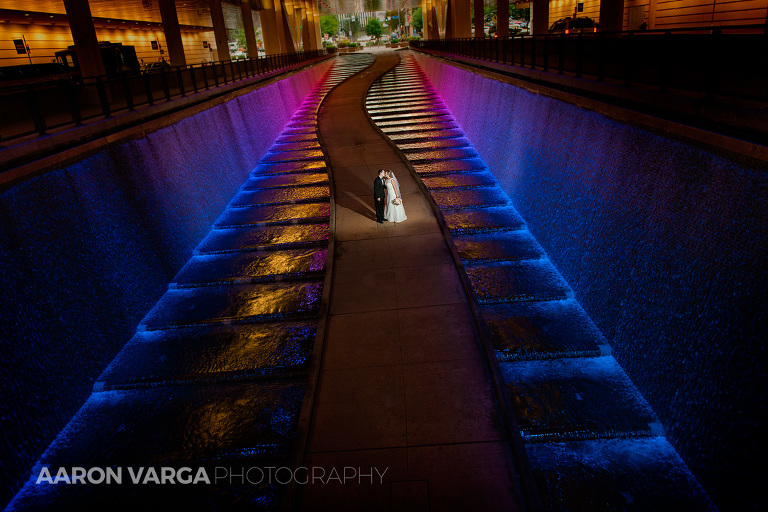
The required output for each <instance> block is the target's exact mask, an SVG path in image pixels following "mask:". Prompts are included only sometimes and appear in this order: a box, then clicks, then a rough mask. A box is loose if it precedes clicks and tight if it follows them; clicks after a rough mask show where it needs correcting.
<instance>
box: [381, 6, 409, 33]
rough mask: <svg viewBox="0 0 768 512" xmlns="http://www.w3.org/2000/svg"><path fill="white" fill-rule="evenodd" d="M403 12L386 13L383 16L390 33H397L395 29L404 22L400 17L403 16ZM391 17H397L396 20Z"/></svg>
mask: <svg viewBox="0 0 768 512" xmlns="http://www.w3.org/2000/svg"><path fill="white" fill-rule="evenodd" d="M403 14H404V12H403V11H387V12H386V13H385V14H384V16H385V18H386V20H387V27H389V30H390V31H392V32H395V31H397V27H398V26H400V24H401V23H402V22H403V21H404V20H403V19H402V18H401V16H403ZM393 16H397V18H393Z"/></svg>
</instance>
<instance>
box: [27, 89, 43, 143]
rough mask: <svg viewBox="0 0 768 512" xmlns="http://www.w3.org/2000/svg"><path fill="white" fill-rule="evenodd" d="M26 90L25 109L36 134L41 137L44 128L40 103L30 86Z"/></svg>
mask: <svg viewBox="0 0 768 512" xmlns="http://www.w3.org/2000/svg"><path fill="white" fill-rule="evenodd" d="M26 89H27V91H26V94H25V96H26V99H27V108H29V113H30V115H31V116H32V123H33V124H34V125H35V131H36V132H37V134H38V135H40V136H43V135H45V131H46V126H45V118H44V117H43V111H42V110H40V102H38V101H37V94H36V93H35V90H34V89H33V88H32V86H29V85H28V86H27V87H26Z"/></svg>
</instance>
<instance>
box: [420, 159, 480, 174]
mask: <svg viewBox="0 0 768 512" xmlns="http://www.w3.org/2000/svg"><path fill="white" fill-rule="evenodd" d="M413 167H414V169H416V172H418V173H419V174H421V175H424V174H437V173H454V172H458V171H485V170H487V169H488V166H486V165H485V162H483V160H482V159H480V158H472V159H469V160H449V161H444V162H430V163H421V164H414V166H413Z"/></svg>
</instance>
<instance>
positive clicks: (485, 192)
mask: <svg viewBox="0 0 768 512" xmlns="http://www.w3.org/2000/svg"><path fill="white" fill-rule="evenodd" d="M432 197H433V198H434V199H435V202H436V203H437V205H438V206H439V207H440V209H441V210H456V209H459V208H490V207H495V206H506V205H508V204H509V203H510V201H509V197H508V196H507V194H506V193H505V192H504V191H503V190H502V189H501V188H500V187H497V186H493V187H483V188H461V189H460V188H451V189H438V190H433V191H432Z"/></svg>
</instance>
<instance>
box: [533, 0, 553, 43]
mask: <svg viewBox="0 0 768 512" xmlns="http://www.w3.org/2000/svg"><path fill="white" fill-rule="evenodd" d="M532 3H533V6H532V7H531V18H532V20H531V25H532V26H531V30H532V32H531V33H532V34H533V35H535V36H537V35H544V34H548V33H549V0H533V2H532Z"/></svg>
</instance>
